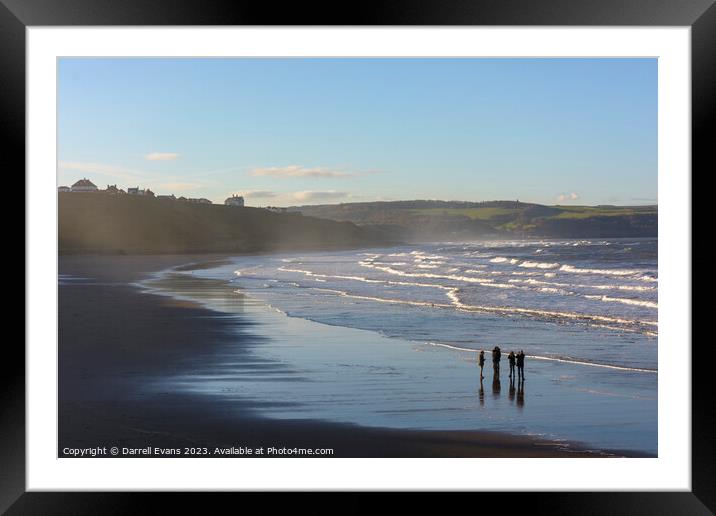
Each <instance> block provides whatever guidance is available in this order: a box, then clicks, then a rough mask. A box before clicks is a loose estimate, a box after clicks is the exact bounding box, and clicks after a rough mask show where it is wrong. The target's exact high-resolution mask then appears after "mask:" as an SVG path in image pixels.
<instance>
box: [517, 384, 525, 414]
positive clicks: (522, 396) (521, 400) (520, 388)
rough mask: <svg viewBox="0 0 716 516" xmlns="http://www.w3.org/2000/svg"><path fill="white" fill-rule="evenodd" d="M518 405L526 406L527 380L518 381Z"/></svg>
mask: <svg viewBox="0 0 716 516" xmlns="http://www.w3.org/2000/svg"><path fill="white" fill-rule="evenodd" d="M517 406H518V407H520V408H522V407H524V406H525V381H524V380H522V381H520V382H518V383H517Z"/></svg>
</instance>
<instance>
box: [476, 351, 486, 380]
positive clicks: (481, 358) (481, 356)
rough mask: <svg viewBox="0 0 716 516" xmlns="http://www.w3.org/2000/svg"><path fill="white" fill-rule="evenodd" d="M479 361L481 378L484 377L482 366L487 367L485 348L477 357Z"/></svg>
mask: <svg viewBox="0 0 716 516" xmlns="http://www.w3.org/2000/svg"><path fill="white" fill-rule="evenodd" d="M477 363H478V365H479V366H480V380H482V379H483V378H484V376H482V368H483V367H485V350H484V349H482V350H480V355H479V356H478V357H477Z"/></svg>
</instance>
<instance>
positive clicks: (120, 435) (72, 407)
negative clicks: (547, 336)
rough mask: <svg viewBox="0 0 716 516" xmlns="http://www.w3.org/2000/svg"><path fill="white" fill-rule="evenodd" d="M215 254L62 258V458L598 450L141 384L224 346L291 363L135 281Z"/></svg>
mask: <svg viewBox="0 0 716 516" xmlns="http://www.w3.org/2000/svg"><path fill="white" fill-rule="evenodd" d="M221 260H222V257H220V256H201V257H197V256H191V257H182V256H102V257H91V256H73V257H60V260H59V273H60V286H59V345H58V348H59V349H58V351H59V400H58V402H59V423H58V426H59V447H58V448H59V449H58V455H59V456H66V454H64V453H63V449H64V448H66V447H71V448H91V447H98V446H100V447H101V446H106V447H111V446H118V447H120V448H121V447H127V448H144V447H147V446H150V447H152V449H154V448H178V447H182V448H183V447H207V448H209V449H212V450H213V449H214V448H231V447H240V446H244V447H251V448H258V447H271V446H274V447H287V448H293V447H297V448H332V449H333V454H332V456H333V457H565V456H568V457H603V456H604V455H602V454H596V453H591V452H589V451H580V450H579V449H578V448H575V447H574V446H572V447H571V448H570V449H569V450H567V449H564V446H563V445H564V443H557V442H550V441H547V440H541V439H535V438H531V437H525V436H514V435H510V434H507V433H499V432H483V431H479V432H478V431H422V430H421V431H418V430H398V429H387V428H375V427H362V426H357V425H352V424H342V423H333V422H326V421H321V420H310V419H309V420H287V419H273V418H266V417H263V416H262V415H261V414H260V412H261V409H262V408H265V407H262V402H261V400H257V399H250V398H247V399H242V398H241V397H232V398H221V397H209V396H203V395H199V394H196V395H194V394H186V393H179V392H177V391H173V392H156V391H154V390H151V389H147V388H146V385H147V382H149V381H151V380H152V379H154V378H157V377H162V376H167V377H168V376H173V375H178V374H181V372H182V371H185V370H188V369H192V368H194V367H201V365H202V364H203V363H204V361H205V360H206V359H207V357H210V356H213V355H215V354H216V353H221V351H222V349H224V348H225V347H226V346H228V345H231V350H232V356H234V357H236V356H239V357H242V358H241V359H242V360H245V364H244V367H245V368H246V369H247V370H249V369H250V370H252V371H254V372H261V373H262V375H282V374H283V375H286V374H288V373H290V372H291V371H290V367H291V366H290V364H285V363H272V362H271V361H270V360H259V359H258V358H257V354H256V353H254V351H255V350H256V349H257V347H260V346H262V345H265V344H266V342H267V339H271V336H270V335H262V334H261V331H260V328H259V327H257V325H256V324H255V323H254V322H253V321H252V320H251V319H250V318H249V317H248V316H232V317H227V315H226V314H224V313H221V312H215V311H212V310H208V309H206V308H202V307H200V306H198V305H196V304H193V303H191V302H184V301H180V300H176V299H172V298H169V297H164V296H159V295H154V294H149V293H145V292H142V290H140V289H139V288H138V287H137V286H136V285H135V284H134V283H135V282H137V281H139V280H140V279H142V278H144V277H146V275H147V274H150V273H152V272H154V271H158V270H162V269H166V268H168V267H171V266H179V265H185V264H189V263H192V264H195V265H194V267H197V268H200V267H206V266H208V265H207V263H209V262H211V263H222V262H221ZM182 270H187V267H182ZM237 350H240V352H239V353H238V355H237ZM256 381H260V380H259V379H258V377H257V380H256ZM146 456H162V455H158V454H156V453H151V454H150V455H146ZM277 456H278V455H277Z"/></svg>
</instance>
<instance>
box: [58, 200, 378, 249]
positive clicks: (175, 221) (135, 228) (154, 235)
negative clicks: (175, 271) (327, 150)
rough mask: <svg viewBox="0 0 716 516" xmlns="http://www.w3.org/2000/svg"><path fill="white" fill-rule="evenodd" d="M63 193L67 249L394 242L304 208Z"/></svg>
mask: <svg viewBox="0 0 716 516" xmlns="http://www.w3.org/2000/svg"><path fill="white" fill-rule="evenodd" d="M58 196H59V199H58V203H59V215H58V216H59V228H58V235H59V237H58V238H59V252H60V254H76V253H120V254H163V253H193V252H197V253H198V252H202V253H203V252H227V253H228V252H240V253H246V252H261V251H272V250H298V249H326V248H349V247H361V246H370V245H382V244H386V243H389V242H386V240H385V239H384V238H383V237H381V236H380V233H378V232H376V231H373V230H371V229H370V228H361V227H358V226H356V225H355V224H353V223H351V222H335V221H331V220H325V219H316V218H313V217H304V216H301V215H299V214H296V213H274V212H270V211H268V210H265V209H260V208H239V207H233V206H223V205H213V204H207V205H204V204H192V203H187V202H181V201H175V200H168V199H166V200H165V199H155V198H145V197H139V196H133V195H109V194H105V193H76V192H74V193H59V194H58Z"/></svg>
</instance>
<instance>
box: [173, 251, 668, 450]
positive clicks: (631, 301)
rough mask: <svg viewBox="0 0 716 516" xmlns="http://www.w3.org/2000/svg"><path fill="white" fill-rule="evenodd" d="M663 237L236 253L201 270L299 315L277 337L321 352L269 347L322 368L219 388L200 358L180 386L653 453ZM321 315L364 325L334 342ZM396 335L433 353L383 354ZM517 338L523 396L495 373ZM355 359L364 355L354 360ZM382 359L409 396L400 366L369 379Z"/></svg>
mask: <svg viewBox="0 0 716 516" xmlns="http://www.w3.org/2000/svg"><path fill="white" fill-rule="evenodd" d="M657 244H658V242H657V239H655V238H623V239H564V240H546V239H545V240H528V241H527V240H519V241H503V240H496V241H480V242H435V243H421V244H414V245H405V246H398V247H390V248H376V249H362V250H349V251H320V252H305V253H283V254H272V255H260V256H240V257H234V258H232V259H231V260H230V262H229V263H228V264H223V265H222V266H219V267H216V268H207V269H202V270H196V271H193V272H192V273H191V274H192V275H196V276H197V277H202V278H211V279H221V280H224V281H227V282H228V285H229V288H230V289H231V291H232V292H236V293H241V295H242V296H245V297H246V298H248V299H251V300H252V301H253V302H255V303H258V304H260V305H261V306H264V307H266V308H267V309H268V310H269V311H271V312H272V313H273V315H272V316H271V317H279V318H280V319H282V320H294V321H298V320H300V321H304V323H305V324H304V325H302V326H301V325H299V326H296V325H293V326H292V327H290V326H289V329H288V330H285V331H283V333H282V332H281V331H278V332H277V331H275V328H276V327H277V323H276V324H274V323H275V322H276V321H277V320H278V319H274V323H271V324H273V328H274V330H272V331H271V332H270V334H271V335H274V336H275V338H277V339H281V338H283V339H284V341H286V342H288V341H291V335H292V333H291V332H294V334H296V335H297V334H299V333H300V334H302V339H303V340H302V342H306V343H307V342H310V346H312V348H311V349H312V351H310V352H307V353H306V354H304V355H302V354H301V352H300V351H299V350H298V349H296V348H292V347H290V346H289V347H286V346H284V347H278V348H274V349H273V350H272V351H271V353H273V355H272V357H273V358H276V359H278V360H280V361H282V362H284V363H292V364H294V365H295V366H296V368H297V369H299V370H302V371H303V372H304V373H305V374H304V376H306V377H311V378H313V379H314V380H316V381H314V382H313V383H311V382H308V383H309V385H311V386H310V387H305V386H304V385H293V386H291V387H290V388H285V387H281V388H277V389H275V390H272V389H271V388H270V387H269V385H268V383H267V382H264V383H262V384H260V386H259V387H258V388H253V387H252V388H251V389H246V388H245V387H246V385H248V383H246V382H243V380H242V379H240V378H239V377H237V376H232V377H231V378H233V380H227V382H223V383H222V382H220V386H219V387H217V384H216V382H213V383H212V382H209V383H207V382H204V380H205V379H206V378H207V375H209V376H211V374H212V373H211V372H210V371H209V372H207V371H203V372H202V376H201V377H197V378H195V379H194V380H192V379H191V378H188V377H184V378H182V379H181V381H179V382H176V385H179V386H181V388H191V389H193V390H194V391H195V392H197V391H201V392H208V391H211V390H212V389H213V390H214V391H215V392H217V393H219V391H221V392H232V393H236V392H239V391H241V390H242V388H239V387H237V386H244V392H247V393H250V394H251V395H253V396H255V397H258V398H261V397H265V399H267V400H274V401H277V402H278V401H282V402H283V401H287V399H288V400H297V403H299V404H300V401H301V400H304V401H305V400H307V399H313V400H314V402H313V403H306V404H304V405H305V409H303V410H283V409H281V410H279V409H267V411H266V413H267V414H268V415H269V416H271V417H290V418H296V417H317V418H321V419H330V420H337V421H345V422H351V423H357V424H366V425H376V426H394V427H401V428H426V429H431V428H435V429H466V428H475V429H495V430H507V431H516V432H517V433H526V434H536V435H544V436H549V437H550V438H553V439H565V440H575V441H579V442H582V443H587V445H590V446H594V447H596V448H598V449H602V448H604V449H606V448H609V449H628V450H639V451H642V452H646V453H650V454H656V453H657V448H658V446H657V428H656V419H657V377H658V345H657V344H658V255H657V248H658V245H657ZM214 308H216V307H214ZM311 323H315V324H314V326H310V324H311ZM267 324H268V323H267ZM306 324H308V325H306ZM318 327H323V328H327V327H332V328H335V329H336V330H340V329H341V328H343V329H351V330H355V331H354V332H353V333H344V334H341V333H340V332H338V333H336V332H333V333H330V332H329V333H330V335H329V333H326V334H325V335H326V337H325V341H326V342H328V341H330V342H331V343H333V344H331V346H332V348H331V351H330V352H328V351H327V348H328V345H323V347H322V344H321V336H320V335H321V332H315V331H314V330H315V329H316V328H318ZM361 332H362V333H361ZM306 334H309V335H308V336H307V335H306ZM311 334H313V337H311V336H310V335H311ZM280 335H283V337H281V336H280ZM341 335H345V337H341ZM365 335H376V336H379V337H380V340H375V339H372V340H371V339H370V338H368V337H362V336H365ZM311 339H313V340H311ZM369 340H371V344H370V345H368V344H367V342H368V341H369ZM364 342H365V345H364V344H363V343H364ZM391 342H402V343H407V344H408V345H409V346H408V348H409V352H411V353H413V355H412V356H417V355H416V352H419V351H423V352H424V351H433V353H421V354H420V358H419V359H417V360H412V359H406V358H405V357H408V356H411V355H409V354H406V355H404V357H403V358H401V357H400V356H398V355H396V354H391V352H386V357H385V358H384V359H382V358H379V357H380V355H381V353H382V350H387V349H388V348H391V346H392V344H390V343H391ZM308 346H309V345H308V344H307V347H308ZM362 346H365V347H364V349H363V355H361V347H362ZM495 346H499V347H500V348H501V351H502V355H503V360H502V370H503V373H502V376H501V377H500V378H499V379H498V383H497V386H496V385H495V383H494V380H493V377H492V376H491V375H492V373H491V359H490V351H491V350H492V349H493V348H494V347H495ZM479 350H485V352H486V357H487V364H486V365H487V368H486V377H487V379H486V380H487V382H488V383H487V389H486V390H487V391H488V393H489V392H490V390H491V391H492V396H489V395H488V396H487V397H486V396H485V394H484V390H485V387H484V386H483V385H482V382H481V381H480V382H479V384H478V381H477V380H476V379H477V377H476V368H475V365H474V363H475V359H476V357H477V353H478V352H479ZM520 350H521V351H523V352H524V353H525V355H526V361H525V362H526V375H527V382H526V383H527V384H528V386H529V389H527V388H525V391H523V399H522V403H521V404H520V399H519V396H518V397H517V400H516V401H517V403H516V404H515V396H514V390H515V389H514V387H513V386H512V382H511V381H510V384H509V388H510V391H509V393H510V396H508V395H507V393H506V391H507V387H508V384H507V383H504V388H502V387H501V386H500V383H499V380H502V382H506V380H507V362H506V355H507V353H509V351H515V352H517V351H520ZM351 356H353V357H360V358H359V359H355V360H354V361H353V362H355V363H353V362H351V358H350V357H351ZM319 357H320V358H319ZM326 357H333V358H330V359H328V358H326ZM371 357H374V360H373V362H371ZM221 359H222V360H226V357H222V358H221ZM358 363H360V364H358ZM351 365H355V366H356V367H355V368H353V369H351V368H350V366H351ZM359 365H360V367H358V366H359ZM370 367H374V368H377V369H374V370H371V369H370ZM382 367H384V368H385V369H384V370H382V373H385V374H388V375H391V374H392V375H394V377H395V378H397V377H398V376H400V375H401V374H403V375H404V376H405V378H403V380H404V381H402V382H398V383H395V384H394V385H395V389H396V392H397V390H399V391H400V392H401V394H400V395H399V396H397V395H395V396H387V395H385V393H384V392H383V391H389V390H391V389H392V387H391V383H390V382H391V381H393V380H391V377H390V376H381V377H380V383H379V384H371V381H373V380H372V379H375V378H378V376H375V375H374V374H373V373H376V374H377V373H380V372H381V368H382ZM318 370H321V371H323V373H321V374H317V373H316V371H318ZM408 371H411V372H410V373H408ZM488 371H489V376H488ZM223 372H224V373H225V371H223ZM329 372H330V374H329ZM314 373H316V374H314ZM351 374H353V375H354V376H355V378H354V381H353V383H351V381H352V380H350V378H351V376H350V375H351ZM361 375H362V376H361ZM530 375H531V376H530ZM359 377H360V379H359ZM335 378H338V379H341V380H345V382H343V383H341V381H338V382H337V381H336V380H335ZM202 379H203V380H202ZM202 382H204V383H202ZM232 382H233V383H232ZM331 382H333V383H331ZM441 382H442V384H441ZM490 382H491V383H490ZM530 382H532V383H530ZM336 385H338V387H336ZM437 385H442V386H441V387H436V386H437ZM187 386H189V387H187ZM371 386H375V388H373V387H371ZM234 387H236V388H234ZM378 387H379V388H380V389H381V395H379V396H376V395H375V392H376V390H377V389H378ZM227 389H228V391H227ZM363 390H364V391H366V394H365V395H362V394H360V393H359V392H358V391H363ZM411 391H414V392H411ZM463 391H464V396H463ZM517 392H518V394H519V386H518V391H517ZM525 392H526V393H528V394H529V395H531V396H524V393H525ZM322 393H324V394H322ZM341 393H343V394H341ZM496 393H497V395H496ZM322 396H323V397H322ZM341 396H344V397H343V398H341ZM525 397H526V399H527V400H528V401H527V402H525ZM328 398H330V399H328ZM339 399H341V400H343V401H340V402H339V401H337V400H339ZM331 400H333V402H331ZM456 400H457V401H456ZM486 400H487V403H486ZM510 404H512V407H519V410H517V411H515V409H514V408H511V406H510ZM520 405H521V406H520ZM491 406H492V408H490V407H491ZM526 408H531V409H532V410H531V411H529V410H526ZM446 411H447V412H446ZM446 414H449V416H446ZM610 425H611V426H610Z"/></svg>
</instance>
